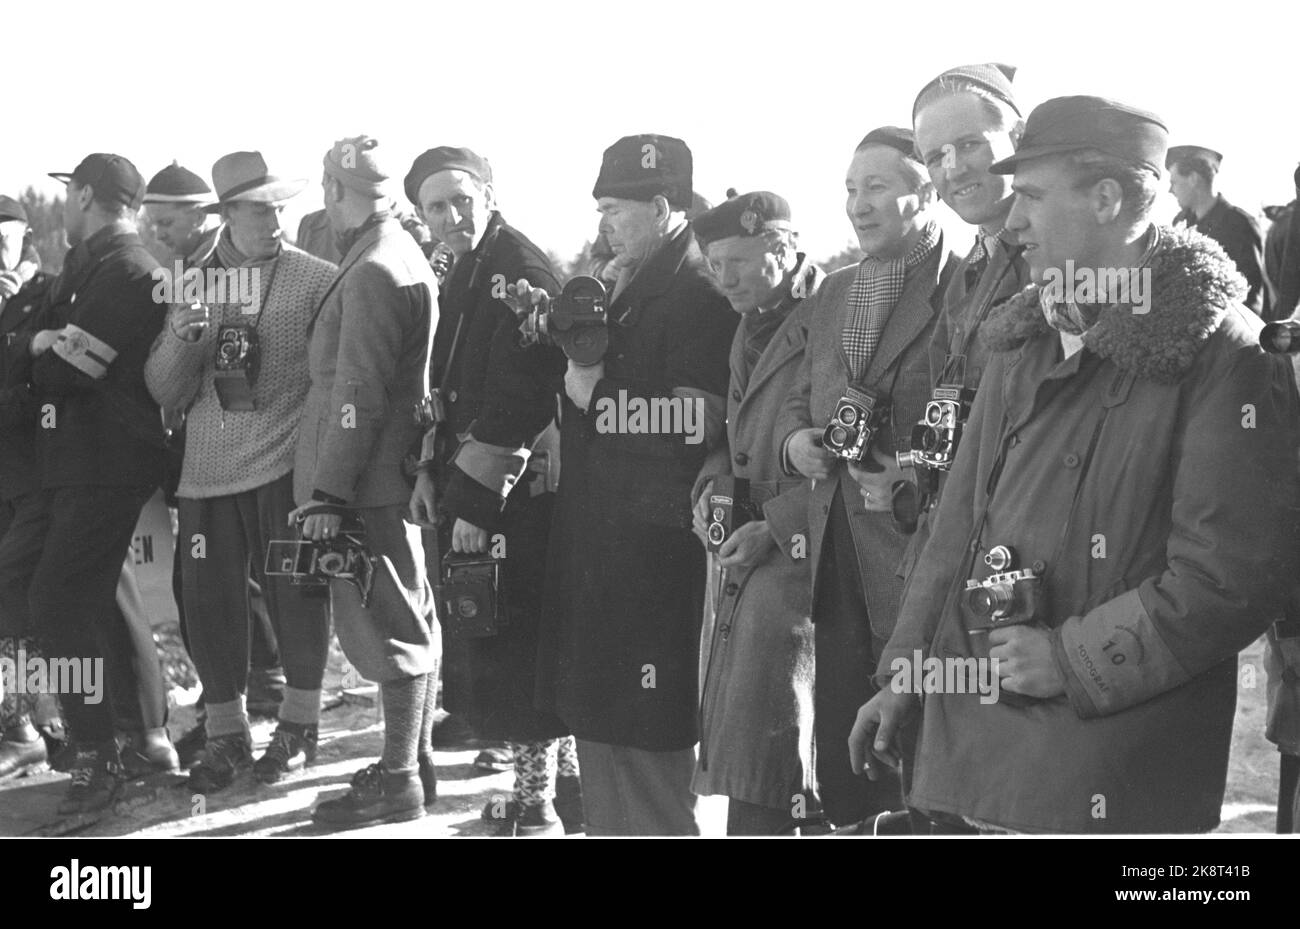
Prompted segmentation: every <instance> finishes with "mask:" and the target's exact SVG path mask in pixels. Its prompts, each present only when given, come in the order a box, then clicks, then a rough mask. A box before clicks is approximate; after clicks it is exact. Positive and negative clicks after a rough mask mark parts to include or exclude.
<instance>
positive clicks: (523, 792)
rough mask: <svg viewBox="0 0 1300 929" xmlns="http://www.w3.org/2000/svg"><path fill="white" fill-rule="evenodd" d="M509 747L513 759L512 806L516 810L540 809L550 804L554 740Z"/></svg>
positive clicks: (552, 798) (557, 747)
mask: <svg viewBox="0 0 1300 929" xmlns="http://www.w3.org/2000/svg"><path fill="white" fill-rule="evenodd" d="M509 745H510V750H511V751H512V752H513V753H514V756H515V802H516V803H518V804H519V805H520V806H541V805H542V804H543V803H545V802H546V801H548V800H554V799H555V768H556V752H557V751H558V750H559V742H558V740H556V739H548V740H546V741H545V742H511V743H509Z"/></svg>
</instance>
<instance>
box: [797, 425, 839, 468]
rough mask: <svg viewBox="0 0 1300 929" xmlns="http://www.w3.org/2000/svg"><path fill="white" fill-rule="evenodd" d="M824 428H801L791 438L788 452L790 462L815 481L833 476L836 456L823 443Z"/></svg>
mask: <svg viewBox="0 0 1300 929" xmlns="http://www.w3.org/2000/svg"><path fill="white" fill-rule="evenodd" d="M821 439H822V430H820V429H813V428H808V429H800V430H799V431H798V432H796V433H795V434H794V435H793V436H792V437H791V438H790V444H789V445H788V446H787V452H788V454H789V456H790V464H792V465H794V468H795V470H796V471H798V472H799V473H800V474H802V475H803V476H804V477H810V478H812V479H813V480H815V481H824V480H827V479H829V478H830V476H831V465H832V463H833V462H834V461H835V456H834V455H832V454H831V453H830V452H828V451H826V449H825V447H824V446H823V445H822V444H821Z"/></svg>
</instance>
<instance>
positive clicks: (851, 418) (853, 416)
mask: <svg viewBox="0 0 1300 929" xmlns="http://www.w3.org/2000/svg"><path fill="white" fill-rule="evenodd" d="M835 418H836V419H838V420H839V421H840V422H842V423H843V424H844V425H846V426H852V425H853V424H854V423H856V422H857V421H858V411H857V410H855V409H854V408H853V407H851V406H849V405H848V404H847V403H846V404H844V406H842V407H840V408H839V411H838V412H837V413H836V414H835Z"/></svg>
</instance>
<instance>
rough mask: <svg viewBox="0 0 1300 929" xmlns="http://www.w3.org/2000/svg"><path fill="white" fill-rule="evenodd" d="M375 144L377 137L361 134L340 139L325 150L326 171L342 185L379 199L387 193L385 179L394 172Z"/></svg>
mask: <svg viewBox="0 0 1300 929" xmlns="http://www.w3.org/2000/svg"><path fill="white" fill-rule="evenodd" d="M378 147H379V140H378V139H373V138H371V137H370V136H368V135H364V134H363V135H357V136H351V137H350V138H346V139H340V140H339V141H337V142H335V143H334V147H333V148H331V149H330V150H329V151H328V152H326V153H325V162H324V163H325V173H326V174H327V175H329V176H330V177H332V178H333V179H334V180H336V181H339V182H340V183H341V184H342V185H343V186H344V187H347V188H349V189H351V190H355V191H356V192H357V193H359V194H364V195H365V196H368V197H374V198H375V199H379V198H380V197H383V196H385V195H387V193H388V185H387V184H386V183H385V182H386V181H388V179H389V178H391V177H392V176H393V175H392V173H391V172H390V171H389V170H388V169H387V167H386V166H385V165H384V161H385V159H384V156H383V155H381V154H379V153H377V151H376V149H378Z"/></svg>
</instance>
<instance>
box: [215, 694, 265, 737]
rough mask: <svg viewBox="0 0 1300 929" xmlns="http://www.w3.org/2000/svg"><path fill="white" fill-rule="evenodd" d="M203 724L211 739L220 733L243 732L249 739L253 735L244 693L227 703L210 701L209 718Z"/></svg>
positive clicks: (232, 733)
mask: <svg viewBox="0 0 1300 929" xmlns="http://www.w3.org/2000/svg"><path fill="white" fill-rule="evenodd" d="M203 725H204V728H205V730H206V731H207V733H208V738H209V739H215V738H216V737H217V736H220V735H238V734H239V733H241V732H242V733H243V734H244V737H245V738H247V739H250V740H251V739H252V737H253V734H252V732H251V731H250V730H249V727H248V709H247V706H246V704H245V702H244V695H243V694H240V695H239V699H238V700H231V701H229V702H227V703H209V704H208V718H207V721H206V722H205V723H204V724H203Z"/></svg>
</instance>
